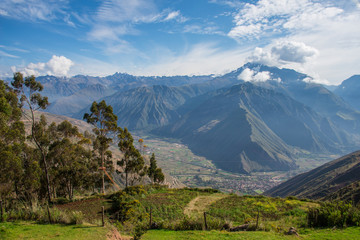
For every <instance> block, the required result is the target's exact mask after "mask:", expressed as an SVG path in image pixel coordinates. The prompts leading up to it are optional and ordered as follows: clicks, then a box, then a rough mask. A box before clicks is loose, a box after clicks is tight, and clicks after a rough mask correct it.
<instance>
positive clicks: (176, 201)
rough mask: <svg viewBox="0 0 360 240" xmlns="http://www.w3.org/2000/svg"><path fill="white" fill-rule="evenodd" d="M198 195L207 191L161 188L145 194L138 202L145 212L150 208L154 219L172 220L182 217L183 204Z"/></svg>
mask: <svg viewBox="0 0 360 240" xmlns="http://www.w3.org/2000/svg"><path fill="white" fill-rule="evenodd" d="M200 195H209V193H206V192H205V193H204V192H200V191H193V190H190V189H161V190H156V191H154V192H152V193H150V194H148V195H146V197H145V198H143V199H140V202H141V204H142V206H143V207H144V209H145V211H146V212H147V213H149V212H150V208H151V209H152V215H153V219H154V221H161V220H167V221H173V220H178V219H181V218H183V217H184V216H185V215H184V208H185V206H186V205H187V204H188V203H189V202H190V201H191V200H192V199H194V198H195V197H197V196H200Z"/></svg>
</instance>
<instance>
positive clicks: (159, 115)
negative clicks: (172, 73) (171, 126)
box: [104, 85, 196, 129]
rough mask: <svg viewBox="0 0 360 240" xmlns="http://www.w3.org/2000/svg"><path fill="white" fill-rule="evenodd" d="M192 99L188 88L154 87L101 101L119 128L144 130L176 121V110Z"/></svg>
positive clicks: (137, 89) (117, 94)
mask: <svg viewBox="0 0 360 240" xmlns="http://www.w3.org/2000/svg"><path fill="white" fill-rule="evenodd" d="M194 95H196V93H195V92H193V91H191V88H186V87H185V88H184V87H167V86H161V85H155V86H151V87H140V88H135V89H131V90H128V91H125V92H117V93H115V94H113V95H111V96H109V97H106V98H104V99H105V101H106V103H107V104H110V105H111V106H112V107H113V109H114V113H115V114H116V115H117V116H118V119H119V121H118V123H119V125H120V126H123V127H127V128H129V129H146V128H154V127H158V126H164V125H166V124H168V123H169V122H171V121H174V120H177V119H178V118H179V117H180V115H179V114H178V113H177V112H176V108H177V107H179V106H180V105H182V104H183V103H184V102H185V101H186V100H187V99H189V98H191V97H193V96H194Z"/></svg>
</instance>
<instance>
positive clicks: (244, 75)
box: [238, 68, 254, 82]
mask: <svg viewBox="0 0 360 240" xmlns="http://www.w3.org/2000/svg"><path fill="white" fill-rule="evenodd" d="M253 76H254V71H253V70H251V69H250V68H245V69H244V70H243V71H242V72H241V73H240V74H239V76H238V79H239V80H244V81H245V82H249V81H251V80H252V79H253Z"/></svg>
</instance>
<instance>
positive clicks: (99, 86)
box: [37, 73, 213, 117]
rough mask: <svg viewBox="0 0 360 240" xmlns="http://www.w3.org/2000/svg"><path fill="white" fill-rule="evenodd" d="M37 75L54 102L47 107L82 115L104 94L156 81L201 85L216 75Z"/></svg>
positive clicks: (175, 84) (50, 110)
mask: <svg viewBox="0 0 360 240" xmlns="http://www.w3.org/2000/svg"><path fill="white" fill-rule="evenodd" d="M37 79H38V80H39V81H40V82H41V83H42V84H43V85H44V91H43V93H42V94H43V95H45V96H48V97H49V101H50V103H51V107H49V108H48V110H47V111H49V112H51V113H55V114H63V115H66V116H72V117H79V116H80V114H76V113H78V112H79V111H80V110H81V109H84V108H85V107H87V106H88V105H89V104H90V103H91V102H92V101H95V100H98V99H101V98H104V97H106V96H109V95H111V94H113V93H115V92H121V91H127V90H130V89H134V88H138V87H142V86H152V85H165V86H182V85H185V84H190V83H191V84H195V85H196V84H199V85H201V84H202V83H204V82H206V81H210V80H212V79H213V77H212V76H192V77H189V76H173V77H141V76H132V75H129V74H124V73H115V74H114V75H110V76H106V77H91V76H83V75H77V76H74V77H71V78H59V77H54V76H44V77H38V78H37ZM196 88H197V87H195V88H194V89H196ZM81 117H82V116H81Z"/></svg>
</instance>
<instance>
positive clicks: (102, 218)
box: [101, 206, 105, 227]
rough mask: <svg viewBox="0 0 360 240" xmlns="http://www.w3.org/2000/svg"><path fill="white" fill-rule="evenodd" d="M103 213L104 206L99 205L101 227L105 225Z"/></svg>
mask: <svg viewBox="0 0 360 240" xmlns="http://www.w3.org/2000/svg"><path fill="white" fill-rule="evenodd" d="M104 215H105V207H104V206H101V221H102V226H103V227H104V226H105V221H104Z"/></svg>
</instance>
